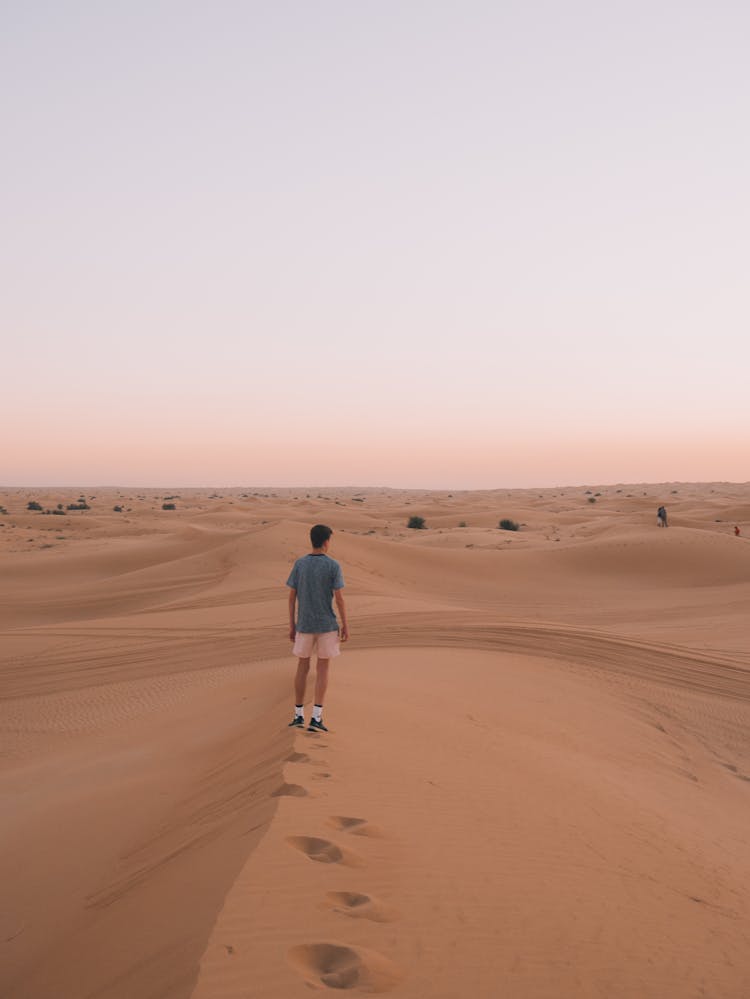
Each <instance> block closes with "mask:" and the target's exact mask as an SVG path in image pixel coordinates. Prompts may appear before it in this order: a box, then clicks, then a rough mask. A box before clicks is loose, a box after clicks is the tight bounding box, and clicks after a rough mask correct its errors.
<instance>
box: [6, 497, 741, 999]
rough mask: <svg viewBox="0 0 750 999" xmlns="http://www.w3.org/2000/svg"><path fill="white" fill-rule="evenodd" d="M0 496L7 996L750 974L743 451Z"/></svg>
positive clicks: (419, 990) (266, 993)
mask: <svg viewBox="0 0 750 999" xmlns="http://www.w3.org/2000/svg"><path fill="white" fill-rule="evenodd" d="M79 497H83V498H84V499H85V500H86V505H87V506H88V507H89V509H85V510H69V511H67V512H65V513H63V514H59V515H52V514H51V513H50V514H46V513H44V512H38V511H29V510H27V504H28V503H29V502H30V501H35V502H37V503H38V504H39V505H40V506H41V507H42V509H43V510H47V509H49V510H53V509H57V508H58V505H61V506H62V508H63V509H65V508H66V507H67V505H68V504H70V503H73V504H75V503H76V501H77V500H78V499H79ZM167 497H169V498H168V499H167ZM165 502H168V503H173V504H174V506H175V509H174V510H164V509H162V505H163V503H165ZM661 503H664V504H665V505H666V506H667V510H668V514H669V524H670V526H669V528H668V529H667V530H660V529H658V528H657V527H656V509H657V507H658V506H659V505H660V504H661ZM0 505H1V506H2V510H1V511H0V525H1V526H0V553H1V554H2V564H3V572H2V577H1V578H0V590H1V594H2V600H0V628H1V629H2V650H1V652H0V751H1V754H0V808H1V810H2V811H1V814H2V822H1V823H0V883H1V884H2V906H1V907H0V995H1V996H3V997H7V999H88V997H97V999H161V997H170V999H188V997H194V999H240V997H243V999H244V997H262V999H294V997H300V999H302V997H304V996H307V995H309V994H310V988H313V989H314V990H319V991H321V992H322V993H323V994H325V993H326V992H327V991H329V990H348V991H350V992H352V993H353V994H357V993H368V992H374V993H381V992H382V993H390V994H392V995H393V996H394V997H399V999H417V997H419V999H422V997H431V999H484V997H501V996H508V997H513V999H532V997H533V999H552V997H555V999H588V997H592V999H593V997H597V999H598V997H602V999H605V997H606V999H615V997H627V999H673V997H674V999H692V997H695V999H697V997H709V999H730V997H731V999H747V997H748V996H750V734H749V733H750V642H749V639H750V615H749V614H748V612H749V611H750V484H746V485H734V484H725V483H712V484H700V485H695V484H685V483H670V484H660V485H653V484H651V485H649V484H640V485H632V484H631V485H625V484H623V485H608V486H594V485H589V486H580V487H576V488H573V487H566V488H557V489H535V490H512V491H508V490H497V491H488V492H459V491H455V492H453V493H450V492H420V491H405V490H391V489H371V488H368V489H350V488H347V489H343V488H341V489H333V488H331V489H319V488H311V489H303V488H300V489H294V490H290V489H273V488H263V489H255V488H253V489H248V488H246V489H231V490H229V489H218V490H213V489H210V490H208V489H207V490H186V489H178V490H172V491H171V492H170V491H169V490H164V489H162V490H143V489H140V490H139V489H126V488H122V489H89V488H87V489H85V490H83V491H81V490H79V489H67V488H65V489H63V488H51V487H50V488H46V489H3V490H0ZM115 506H118V507H120V508H121V509H120V510H119V511H115V510H114V507H115ZM412 515H417V516H422V517H423V518H424V519H425V521H426V525H427V526H426V529H425V530H409V529H407V527H406V524H407V520H408V518H409V517H410V516H412ZM501 518H509V519H512V520H513V521H515V522H517V524H518V525H519V530H517V531H508V530H499V529H498V523H499V521H500V519H501ZM316 522H322V523H326V524H330V526H331V527H333V529H334V531H335V534H334V537H333V539H332V545H331V549H330V554H331V555H332V556H333V557H335V558H337V559H339V561H340V562H341V563H342V567H343V570H344V575H345V579H346V584H347V586H346V599H347V607H348V611H349V617H350V627H351V633H352V636H351V640H350V642H349V643H348V644H347V645H346V646H345V647H344V652H343V654H342V656H341V657H340V658H339V659H337V660H336V661H335V662H334V663H333V665H332V674H331V685H330V690H329V695H328V699H327V703H326V712H325V719H326V722H327V724H328V725H329V728H330V732H329V734H328V735H325V736H323V735H313V734H308V733H306V732H299V731H293V730H290V729H289V728H288V727H287V723H288V721H289V720H290V718H291V705H292V701H293V698H292V689H291V681H292V675H293V670H294V660H293V659H292V657H291V654H290V645H289V641H288V636H287V625H286V590H285V587H284V582H285V580H286V577H287V574H288V570H289V567H290V565H291V563H292V561H293V560H294V558H295V557H296V556H297V555H300V554H304V553H305V551H306V550H308V536H307V532H308V529H309V527H310V525H311V524H313V523H316ZM735 525H737V526H738V527H739V528H740V531H741V533H740V536H739V537H738V536H736V535H735V532H734V526H735Z"/></svg>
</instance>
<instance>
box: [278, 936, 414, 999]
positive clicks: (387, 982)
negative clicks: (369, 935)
mask: <svg viewBox="0 0 750 999" xmlns="http://www.w3.org/2000/svg"><path fill="white" fill-rule="evenodd" d="M289 962H290V964H291V965H292V967H293V968H295V969H296V970H297V971H298V972H299V973H300V975H301V976H302V977H303V978H304V979H305V981H306V982H307V984H308V985H310V986H311V987H312V988H320V986H321V985H323V986H325V987H326V988H329V989H360V990H361V991H363V992H388V990H389V989H392V988H394V986H396V985H398V983H399V982H400V981H401V979H402V978H403V977H404V975H403V972H402V971H401V969H400V968H399V967H397V966H396V965H395V964H393V962H392V961H389V960H388V958H386V957H383V955H382V954H378V953H377V952H376V951H372V950H366V949H365V948H364V947H345V946H343V945H341V944H334V943H314V944H300V945H299V946H297V947H292V948H291V949H290V950H289Z"/></svg>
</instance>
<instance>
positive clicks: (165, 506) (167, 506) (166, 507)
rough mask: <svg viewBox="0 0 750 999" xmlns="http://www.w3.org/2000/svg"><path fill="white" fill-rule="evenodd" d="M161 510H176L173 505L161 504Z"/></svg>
mask: <svg viewBox="0 0 750 999" xmlns="http://www.w3.org/2000/svg"><path fill="white" fill-rule="evenodd" d="M161 508H162V510H176V509H177V507H176V506H175V505H174V503H162V505H161Z"/></svg>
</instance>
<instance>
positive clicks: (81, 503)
mask: <svg viewBox="0 0 750 999" xmlns="http://www.w3.org/2000/svg"><path fill="white" fill-rule="evenodd" d="M68 509H69V510H90V509H91V507H90V506H89V505H88V503H87V502H86V500H78V502H77V503H68Z"/></svg>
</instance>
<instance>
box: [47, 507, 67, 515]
mask: <svg viewBox="0 0 750 999" xmlns="http://www.w3.org/2000/svg"><path fill="white" fill-rule="evenodd" d="M47 513H51V514H52V515H53V516H54V517H65V516H66V514H65V511H64V510H63V508H62V507H58V508H57V509H56V510H48V511H47Z"/></svg>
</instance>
